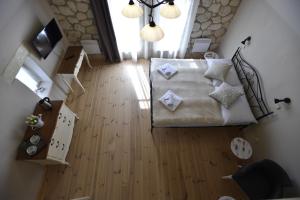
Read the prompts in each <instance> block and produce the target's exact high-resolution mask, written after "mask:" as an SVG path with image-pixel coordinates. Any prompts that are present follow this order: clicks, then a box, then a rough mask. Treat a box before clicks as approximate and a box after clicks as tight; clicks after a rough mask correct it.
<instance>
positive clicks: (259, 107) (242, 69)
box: [231, 47, 273, 120]
mask: <svg viewBox="0 0 300 200" xmlns="http://www.w3.org/2000/svg"><path fill="white" fill-rule="evenodd" d="M240 51H241V48H240V47H239V48H238V49H237V51H236V52H235V54H234V55H233V57H232V59H231V61H232V63H233V65H234V67H235V69H236V72H237V74H238V77H239V79H240V81H241V83H242V84H243V86H244V90H245V94H246V96H247V99H248V102H249V104H250V107H251V109H252V112H253V114H254V116H255V118H256V119H257V120H260V119H262V118H264V117H266V116H268V115H271V114H273V112H272V111H270V110H269V108H268V106H267V103H266V102H265V96H264V93H263V88H262V85H261V80H260V76H259V74H258V73H257V71H256V69H255V68H254V67H253V66H252V65H250V64H249V63H248V62H247V61H246V60H245V59H244V58H243V57H242V55H241V52H240Z"/></svg>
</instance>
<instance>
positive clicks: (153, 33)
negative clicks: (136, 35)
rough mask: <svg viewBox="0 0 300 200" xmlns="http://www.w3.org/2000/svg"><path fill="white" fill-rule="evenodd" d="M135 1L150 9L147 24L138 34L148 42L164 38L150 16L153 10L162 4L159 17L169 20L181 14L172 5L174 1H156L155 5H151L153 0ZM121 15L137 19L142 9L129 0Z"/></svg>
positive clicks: (161, 31) (141, 13)
mask: <svg viewBox="0 0 300 200" xmlns="http://www.w3.org/2000/svg"><path fill="white" fill-rule="evenodd" d="M137 1H138V2H139V3H140V4H143V5H145V6H147V7H148V8H150V14H149V24H147V25H146V26H144V27H143V28H142V30H141V32H140V35H141V38H143V39H144V40H146V41H149V42H155V41H159V40H161V39H162V38H163V37H164V32H163V30H162V29H161V28H160V26H158V25H156V24H155V22H154V19H153V15H152V14H153V9H154V8H156V7H158V6H160V5H162V4H164V5H163V6H162V7H161V8H160V15H161V16H163V17H165V18H169V19H174V18H177V17H179V16H180V14H181V13H180V10H179V8H178V7H177V6H176V5H175V4H174V0H161V1H159V0H156V3H153V1H154V0H149V1H148V0H137ZM122 14H123V15H124V16H125V17H128V18H137V17H140V16H142V15H143V9H142V8H141V7H140V6H139V5H136V4H135V3H134V1H133V0H130V1H129V3H128V5H127V6H125V7H124V8H123V10H122Z"/></svg>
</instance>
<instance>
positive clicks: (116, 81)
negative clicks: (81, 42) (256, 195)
mask: <svg viewBox="0 0 300 200" xmlns="http://www.w3.org/2000/svg"><path fill="white" fill-rule="evenodd" d="M94 64H98V65H99V64H100V65H101V67H95V68H94V69H92V70H90V69H88V68H87V67H83V68H82V70H81V72H80V75H79V77H80V80H82V83H83V85H84V87H85V88H86V90H87V91H86V93H85V94H84V95H82V96H79V97H78V96H76V95H70V96H69V97H68V100H67V104H68V105H69V106H70V108H71V109H72V110H73V111H74V112H76V113H78V115H79V118H80V119H79V120H78V121H77V124H76V126H75V132H74V137H73V139H72V144H71V147H70V151H69V154H68V158H67V160H68V161H69V162H70V165H71V166H70V167H65V166H49V167H48V168H47V172H46V176H45V180H44V183H43V186H42V188H41V192H40V194H41V199H46V200H50V199H51V200H52V199H53V200H63V199H66V200H69V199H73V198H78V197H83V196H91V197H92V199H95V200H98V199H99V200H127V199H128V200H148V199H149V200H150V199H153V200H158V199H159V200H177V199H178V200H187V199H188V200H194V199H195V200H196V199H197V200H202V199H203V200H210V199H212V200H215V199H218V198H219V197H220V196H223V195H231V196H233V197H235V198H236V199H246V198H245V196H244V194H243V193H241V191H240V190H239V187H238V186H237V185H236V184H235V183H234V182H233V181H230V180H222V179H221V176H223V175H228V174H231V173H232V172H234V171H235V170H236V169H237V160H236V159H235V158H234V156H233V155H232V153H231V152H230V148H229V144H230V140H231V139H232V137H234V136H237V135H239V134H240V132H239V130H238V129H237V128H176V129H154V131H153V134H151V132H150V109H149V83H148V65H149V62H148V61H146V60H141V61H139V62H138V63H133V62H129V61H126V62H122V63H120V64H105V63H103V62H100V61H99V60H94ZM76 91H78V92H79V91H80V90H79V89H77V90H75V92H76Z"/></svg>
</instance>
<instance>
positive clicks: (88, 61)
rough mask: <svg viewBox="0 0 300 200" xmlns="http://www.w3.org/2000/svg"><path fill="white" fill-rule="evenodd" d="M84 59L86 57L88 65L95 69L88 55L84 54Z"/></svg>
mask: <svg viewBox="0 0 300 200" xmlns="http://www.w3.org/2000/svg"><path fill="white" fill-rule="evenodd" d="M84 57H85V59H86V62H87V64H88V66H89V68H91V69H93V66H92V65H91V63H90V60H89V57H88V55H87V54H86V53H85V52H84Z"/></svg>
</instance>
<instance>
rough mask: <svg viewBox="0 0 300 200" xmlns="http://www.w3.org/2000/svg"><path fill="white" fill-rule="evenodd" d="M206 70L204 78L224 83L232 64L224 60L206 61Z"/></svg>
mask: <svg viewBox="0 0 300 200" xmlns="http://www.w3.org/2000/svg"><path fill="white" fill-rule="evenodd" d="M207 65H208V69H207V70H206V72H205V73H204V76H205V77H206V78H211V79H217V80H220V81H224V80H225V77H226V75H227V73H228V71H229V70H230V68H231V66H232V64H231V63H229V62H227V60H226V61H224V59H208V60H207Z"/></svg>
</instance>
